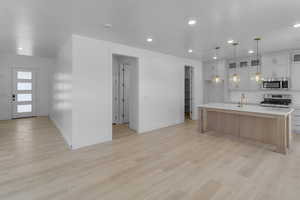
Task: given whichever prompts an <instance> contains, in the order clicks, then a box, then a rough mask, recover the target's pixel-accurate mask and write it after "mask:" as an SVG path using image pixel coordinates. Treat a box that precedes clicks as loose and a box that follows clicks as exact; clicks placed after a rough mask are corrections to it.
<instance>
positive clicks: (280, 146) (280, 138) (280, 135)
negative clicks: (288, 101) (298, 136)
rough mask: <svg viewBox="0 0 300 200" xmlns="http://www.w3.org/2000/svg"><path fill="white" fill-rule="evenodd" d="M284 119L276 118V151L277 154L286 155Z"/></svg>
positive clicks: (285, 125)
mask: <svg viewBox="0 0 300 200" xmlns="http://www.w3.org/2000/svg"><path fill="white" fill-rule="evenodd" d="M286 119H287V118H286V117H278V118H277V131H276V133H277V137H276V138H277V144H276V146H277V149H276V151H277V152H278V153H282V154H286V153H287V146H288V145H287V134H288V132H287V131H288V130H287V121H286Z"/></svg>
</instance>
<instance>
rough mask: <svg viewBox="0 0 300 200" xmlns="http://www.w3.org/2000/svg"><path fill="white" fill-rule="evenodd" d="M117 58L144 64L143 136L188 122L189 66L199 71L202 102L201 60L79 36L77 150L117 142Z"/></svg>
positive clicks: (75, 96) (75, 75)
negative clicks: (114, 91)
mask: <svg viewBox="0 0 300 200" xmlns="http://www.w3.org/2000/svg"><path fill="white" fill-rule="evenodd" d="M112 54H120V55H126V56H131V57H137V58H138V60H139V64H138V66H139V68H138V69H139V70H138V75H139V76H138V77H139V80H138V83H139V84H138V91H139V98H138V99H139V101H138V103H137V105H136V106H137V107H139V127H138V132H140V133H142V132H146V131H150V130H154V129H158V128H162V127H166V126H170V125H175V124H178V123H182V122H183V121H184V66H185V65H191V66H193V67H195V75H194V76H195V79H194V80H195V87H194V89H195V91H194V93H195V95H196V96H195V105H197V104H200V103H202V94H203V91H202V63H201V62H200V61H194V60H189V59H182V58H178V57H174V56H170V55H165V54H161V53H156V52H151V51H148V50H143V49H137V48H133V47H129V46H125V45H120V44H116V43H111V42H107V41H100V40H94V39H90V38H86V37H81V36H76V35H74V36H73V137H72V143H73V148H79V147H82V146H87V145H91V144H95V143H100V142H104V141H109V140H111V139H112ZM194 109H195V111H196V107H194ZM194 114H195V116H194V118H196V117H197V116H196V112H194Z"/></svg>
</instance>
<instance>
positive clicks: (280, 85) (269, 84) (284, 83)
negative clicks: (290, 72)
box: [262, 79, 289, 90]
mask: <svg viewBox="0 0 300 200" xmlns="http://www.w3.org/2000/svg"><path fill="white" fill-rule="evenodd" d="M262 88H263V89H282V90H287V89H289V81H288V80H287V79H282V80H268V81H263V82H262Z"/></svg>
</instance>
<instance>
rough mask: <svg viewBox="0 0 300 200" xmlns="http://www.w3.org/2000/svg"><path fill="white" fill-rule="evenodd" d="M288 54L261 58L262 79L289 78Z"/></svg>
mask: <svg viewBox="0 0 300 200" xmlns="http://www.w3.org/2000/svg"><path fill="white" fill-rule="evenodd" d="M289 63H290V56H289V53H277V54H270V55H265V56H263V57H262V69H261V72H262V76H263V78H266V79H267V78H282V77H290V65H289Z"/></svg>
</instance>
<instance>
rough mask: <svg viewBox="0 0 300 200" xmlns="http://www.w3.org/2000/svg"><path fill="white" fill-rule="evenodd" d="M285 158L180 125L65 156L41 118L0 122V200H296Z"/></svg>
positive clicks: (299, 180) (299, 143)
mask: <svg viewBox="0 0 300 200" xmlns="http://www.w3.org/2000/svg"><path fill="white" fill-rule="evenodd" d="M299 189H300V138H299V136H298V137H296V141H295V143H294V148H293V152H291V153H290V154H289V155H288V156H284V155H281V154H278V153H274V152H272V151H269V150H267V149H266V148H264V146H262V145H259V144H255V143H251V142H247V141H243V140H240V139H236V138H229V137H224V136H220V135H218V134H206V135H200V134H198V133H197V131H196V124H195V123H194V122H191V121H188V122H187V123H185V124H182V125H178V126H173V127H169V128H165V129H161V130H158V131H153V132H150V133H147V134H143V135H132V136H128V137H124V138H120V139H118V140H114V141H113V142H110V143H106V144H99V145H94V146H91V147H88V148H83V149H80V150H76V151H71V150H69V149H68V147H67V146H66V145H65V143H64V141H63V138H62V137H61V136H60V134H59V132H58V130H57V129H56V128H55V127H54V126H53V125H52V123H51V122H50V121H49V120H48V119H47V118H33V119H21V120H13V121H1V122H0V199H1V200H2V199H3V200H11V199H18V200H19V199H20V200H27V199H28V200H35V199H38V200H47V199H66V200H73V199H80V200H90V199H97V200H127V199H129V200H160V199H163V200H179V199H184V200H190V199H195V200H237V199H240V200H299V199H300V190H299Z"/></svg>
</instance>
